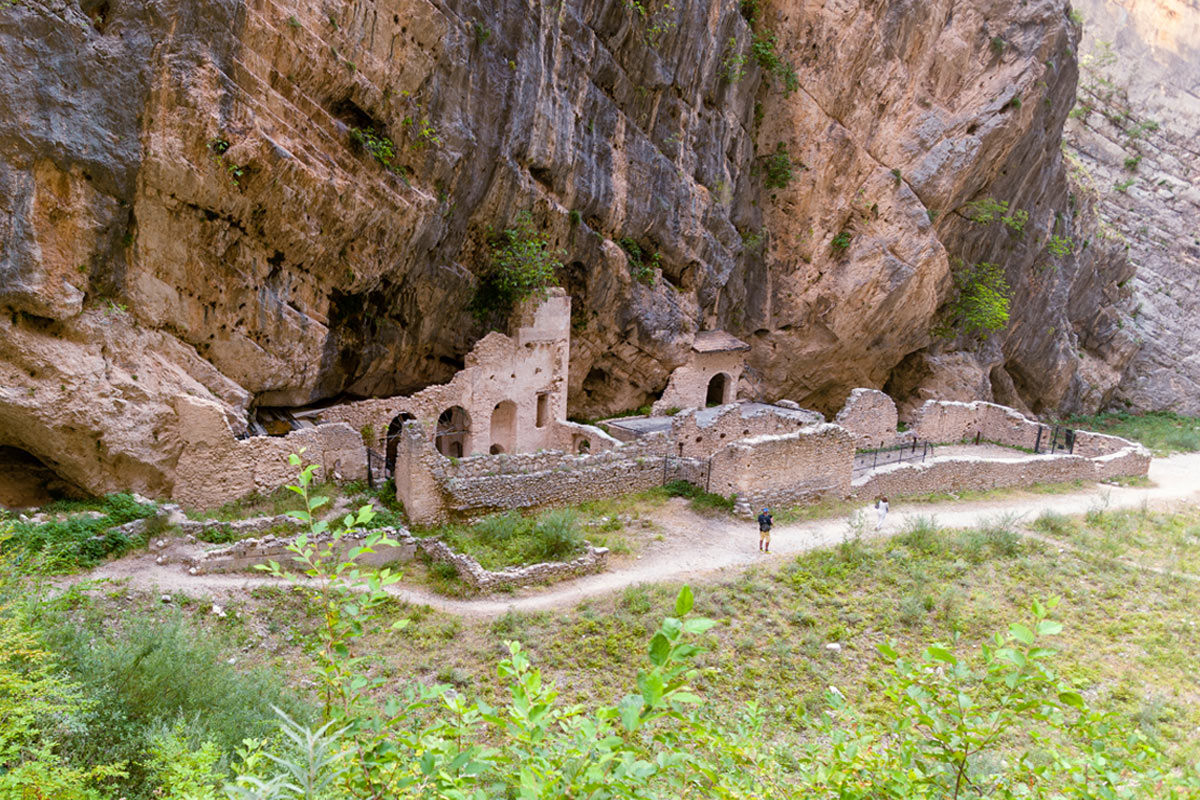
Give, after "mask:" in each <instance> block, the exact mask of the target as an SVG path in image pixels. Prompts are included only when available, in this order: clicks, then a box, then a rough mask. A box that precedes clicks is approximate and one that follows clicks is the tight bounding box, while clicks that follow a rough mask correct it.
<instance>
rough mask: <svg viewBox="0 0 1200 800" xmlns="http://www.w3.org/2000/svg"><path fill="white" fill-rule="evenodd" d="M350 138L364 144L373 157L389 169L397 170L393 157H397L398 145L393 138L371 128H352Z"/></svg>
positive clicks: (364, 147)
mask: <svg viewBox="0 0 1200 800" xmlns="http://www.w3.org/2000/svg"><path fill="white" fill-rule="evenodd" d="M350 138H351V139H353V140H354V141H356V142H358V143H359V144H360V145H362V148H363V149H364V150H366V151H367V152H368V153H369V154H370V155H371V157H373V158H374V159H375V160H376V161H378V162H379V163H380V164H382V165H383V166H385V167H387V168H388V169H389V170H391V171H393V172H395V171H396V169H397V168H396V166H395V165H393V164H392V159H394V158H395V157H396V145H395V144H394V143H393V142H392V140H391V139H389V138H388V137H386V136H384V135H383V134H381V133H376V132H375V131H373V130H370V129H369V128H351V129H350Z"/></svg>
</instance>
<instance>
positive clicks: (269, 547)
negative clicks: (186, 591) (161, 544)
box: [182, 520, 419, 575]
mask: <svg viewBox="0 0 1200 800" xmlns="http://www.w3.org/2000/svg"><path fill="white" fill-rule="evenodd" d="M255 521H256V520H246V522H255ZM376 533H383V534H386V535H387V537H388V538H390V539H394V540H395V541H396V542H397V543H396V544H395V545H376V546H375V547H374V548H373V550H374V552H372V553H364V554H362V555H361V556H359V558H358V559H357V563H359V564H362V565H365V566H372V567H382V566H386V565H388V564H393V563H396V562H406V561H411V560H412V559H413V556H415V555H416V552H417V547H418V542H419V540H418V539H415V538H414V537H413V536H411V535H410V534H409V532H408V531H406V530H404V529H401V528H379V529H378V530H374V531H354V532H353V533H350V534H348V535H347V536H345V537H344V538H342V539H341V540H339V541H338V543H337V546H336V548H335V552H336V553H337V554H338V555H339V556H345V554H346V553H348V552H349V551H350V550H352V549H353V548H355V547H360V546H361V545H362V543H363V540H365V539H366V538H367V537H368V536H370V535H372V534H376ZM332 541H334V539H333V536H332V535H330V534H324V535H321V536H312V537H309V544H310V545H311V546H312V547H314V548H317V549H318V550H319V549H321V548H323V547H325V546H326V545H328V544H329V543H330V542H332ZM294 542H295V537H292V536H288V537H279V536H273V535H267V536H263V537H262V538H249V539H242V540H241V541H238V542H234V543H233V544H229V545H225V546H223V547H218V548H215V549H212V550H206V551H204V552H203V553H198V554H194V555H192V556H189V557H186V558H184V559H183V560H182V561H183V565H184V567H185V568H186V569H187V571H188V573H189V574H191V575H211V574H220V573H227V572H245V571H247V570H250V569H253V568H254V567H256V566H257V565H259V564H266V563H269V562H271V561H275V562H278V564H279V566H280V567H281V568H283V569H293V570H299V569H302V566H301V565H300V564H299V563H297V562H296V561H295V560H294V559H295V554H293V553H292V552H291V551H290V550H288V546H289V545H291V544H293V543H294Z"/></svg>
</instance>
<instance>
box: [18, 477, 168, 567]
mask: <svg viewBox="0 0 1200 800" xmlns="http://www.w3.org/2000/svg"><path fill="white" fill-rule="evenodd" d="M67 508H75V509H78V510H80V511H83V510H85V508H86V510H91V511H93V512H99V513H100V514H101V516H99V517H93V516H90V515H84V514H82V513H75V514H64V515H62V516H63V518H61V519H56V520H52V521H50V522H44V523H41V524H34V523H32V522H15V523H13V525H12V532H11V536H9V537H8V538H7V540H6V541H5V542H4V543H3V544H2V545H0V547H2V548H3V549H4V550H5V551H6V552H9V551H12V552H13V553H14V556H15V557H16V558H17V564H16V566H19V567H20V568H21V569H22V570H24V571H27V572H29V571H44V572H51V573H58V572H71V571H73V570H76V569H81V568H86V567H90V566H93V565H94V564H96V563H98V562H99V561H102V560H104V559H105V558H108V557H109V556H118V555H121V554H123V553H125V552H126V551H127V550H129V549H130V548H132V547H137V546H139V545H141V544H143V543H144V536H141V535H132V536H131V535H128V534H125V533H122V532H120V531H117V530H113V528H115V527H116V526H118V525H123V524H125V523H126V522H132V521H133V520H135V519H144V518H146V517H149V516H151V515H152V514H154V513H155V506H154V504H153V503H147V504H142V503H138V502H137V501H135V500H134V499H133V496H132V495H128V494H111V495H108V496H107V497H105V498H104V500H103V501H102V502H99V503H91V504H70V505H67V504H51V505H49V506H47V507H46V510H47V512H50V513H58V512H57V511H56V509H67Z"/></svg>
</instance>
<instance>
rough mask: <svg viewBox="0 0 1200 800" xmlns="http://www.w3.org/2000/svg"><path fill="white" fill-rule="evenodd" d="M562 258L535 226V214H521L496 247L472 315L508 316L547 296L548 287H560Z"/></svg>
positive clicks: (494, 246) (481, 281)
mask: <svg viewBox="0 0 1200 800" xmlns="http://www.w3.org/2000/svg"><path fill="white" fill-rule="evenodd" d="M562 255H563V253H562V251H560V250H554V249H552V248H551V247H550V242H549V241H548V240H547V239H546V237H545V236H544V235H543V234H542V233H541V232H540V231H538V230H537V229H536V228H535V227H534V225H533V215H532V214H530V213H529V212H528V211H521V212H519V213H518V214H517V216H516V219H515V220H514V221H513V224H512V227H509V228H506V229H505V230H504V232H503V233H502V234H501V235H500V236H499V237H498V238H497V239H496V240H495V241H494V242H493V244H492V252H491V265H490V267H489V269H488V271H487V272H486V273H485V274H484V275H483V277H482V278H480V281H479V288H478V289H477V290H476V292H475V299H474V300H472V302H471V310H472V312H473V313H474V314H475V316H476V317H479V318H483V317H487V316H490V315H492V314H493V313H502V314H507V313H508V312H510V311H511V310H512V309H513V307H514V306H515V305H516V304H517V303H519V302H521V301H522V300H524V299H526V298H528V297H545V295H546V289H547V287H550V286H554V285H556V278H555V273H556V272H557V271H558V270H560V269H562V262H561V261H560V260H559V259H560V258H561V257H562Z"/></svg>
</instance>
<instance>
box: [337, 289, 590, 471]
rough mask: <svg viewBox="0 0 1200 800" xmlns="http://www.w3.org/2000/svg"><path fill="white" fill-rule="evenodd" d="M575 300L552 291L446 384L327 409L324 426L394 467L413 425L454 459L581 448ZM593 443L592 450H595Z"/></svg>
mask: <svg viewBox="0 0 1200 800" xmlns="http://www.w3.org/2000/svg"><path fill="white" fill-rule="evenodd" d="M570 335H571V298H570V297H568V296H567V295H566V294H565V293H564V292H563V291H562V290H561V289H551V290H550V292H549V295H548V296H547V297H546V298H545V299H544V300H536V299H535V300H530V301H526V302H525V303H523V304H522V305H521V306H519V307H518V309H517V310H516V311H514V313H513V317H512V320H511V323H510V327H509V333H508V334H504V333H500V332H499V331H493V332H492V333H489V334H488V335H487V336H485V337H483V338H482V339H480V340H479V341H478V342H477V343H476V344H475V347H474V348H472V350H471V352H470V353H468V354H467V356H466V359H465V361H464V366H463V369H462V370H461V371H459V373H458V374H457V375H455V376H454V378H453V379H452V380H451V381H450V382H449V383H445V384H439V385H437V386H430V387H428V388H426V389H422V390H421V391H419V392H416V393H415V394H412V395H409V396H405V397H386V398H373V399H370V400H362V401H358V402H354V403H345V404H342V405H337V406H332V407H330V408H327V409H323V410H322V411H321V412H320V414H319V419H320V420H321V421H322V422H335V421H336V422H345V423H347V424H348V425H350V426H351V427H352V428H354V429H355V430H358V431H360V432H362V433H363V438H364V440H365V441H366V442H367V444H368V445H369V446H370V447H372V448H374V449H376V450H379V451H382V452H383V453H385V454H386V457H387V459H388V463H389V467H391V466H392V465H393V464H394V460H395V453H396V448H397V442H398V438H399V434H400V429H401V426H402V425H403V424H404V422H406V421H408V420H410V419H412V420H418V421H421V422H423V423H426V425H425V428H424V430H426V432H427V434H428V435H429V436H430V439H431V442H432V444H433V445H434V447H435V448H437V450H438V452H440V453H441V454H442V455H444V456H446V457H448V458H465V457H467V456H472V455H477V454H492V455H498V454H501V453H519V452H531V451H535V450H540V449H550V448H561V447H564V444H563V442H564V440H565V441H566V442H567V444H566V445H565V446H567V447H570V446H571V445H572V443H575V444H576V445H577V442H576V441H575V439H574V435H575V434H576V433H578V432H577V431H574V430H572V431H570V432H569V433H568V432H564V431H563V430H562V429H561V427H560V426H561V424H562V423H564V422H565V421H566V416H567V359H568V356H569V348H570ZM591 444H592V443H591V442H589V447H590V446H591Z"/></svg>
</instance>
